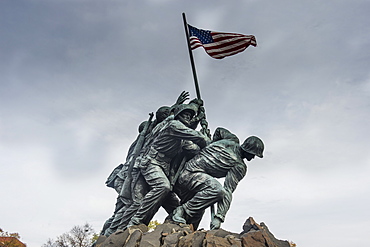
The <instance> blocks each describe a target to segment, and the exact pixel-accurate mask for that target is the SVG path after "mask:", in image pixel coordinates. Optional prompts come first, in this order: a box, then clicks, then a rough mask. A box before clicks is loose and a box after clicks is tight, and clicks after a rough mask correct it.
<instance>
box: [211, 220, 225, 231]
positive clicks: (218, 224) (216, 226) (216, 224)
mask: <svg viewBox="0 0 370 247" xmlns="http://www.w3.org/2000/svg"><path fill="white" fill-rule="evenodd" d="M221 223H222V221H221V219H220V218H218V217H213V219H212V221H211V230H216V229H220V227H221Z"/></svg>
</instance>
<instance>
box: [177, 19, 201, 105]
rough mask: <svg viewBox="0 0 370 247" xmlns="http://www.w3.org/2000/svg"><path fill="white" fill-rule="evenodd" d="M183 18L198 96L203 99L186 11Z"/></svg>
mask: <svg viewBox="0 0 370 247" xmlns="http://www.w3.org/2000/svg"><path fill="white" fill-rule="evenodd" d="M182 19H183V21H184V28H185V34H186V41H187V44H188V50H189V57H190V63H191V69H192V71H193V78H194V84H195V91H196V93H197V98H198V99H202V98H201V97H200V89H199V83H198V78H197V72H196V70H195V63H194V57H193V52H192V50H191V47H190V37H189V30H188V23H187V22H186V17H185V13H182Z"/></svg>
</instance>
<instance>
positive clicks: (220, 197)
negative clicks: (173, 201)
mask: <svg viewBox="0 0 370 247" xmlns="http://www.w3.org/2000/svg"><path fill="white" fill-rule="evenodd" d="M263 150H264V144H263V142H262V141H261V140H260V139H259V138H258V137H255V136H251V137H248V138H247V139H246V140H245V141H244V143H243V144H242V145H241V146H240V145H239V139H238V137H237V136H236V135H234V134H232V133H231V132H230V131H228V130H226V129H224V128H217V129H216V131H215V134H214V137H213V141H212V143H211V144H209V145H208V146H207V147H205V148H204V149H202V150H201V151H200V152H199V153H198V154H197V155H196V156H195V157H194V158H192V159H191V160H189V161H188V162H187V163H186V164H185V168H184V170H183V171H182V172H181V175H180V177H179V179H178V182H177V184H176V186H175V192H176V193H177V194H178V195H179V197H180V199H181V203H182V205H180V206H179V207H177V208H176V210H175V211H174V215H173V217H172V219H173V220H174V221H175V222H178V223H188V224H193V225H194V227H195V228H197V226H198V225H199V222H200V220H201V218H202V216H203V213H204V210H205V209H206V208H207V207H209V206H211V205H213V204H214V203H216V202H217V213H216V214H215V215H214V216H213V217H212V219H211V229H218V228H220V226H221V223H222V222H224V219H225V215H226V213H227V211H228V210H229V208H230V204H231V200H232V193H233V192H234V190H235V189H236V186H237V184H238V182H239V181H240V180H241V179H242V178H243V177H244V176H245V174H246V172H247V166H246V164H245V163H244V161H243V159H244V158H245V159H247V160H248V161H251V160H252V159H253V158H254V157H255V156H258V157H260V158H262V157H263V154H262V153H263ZM222 177H225V181H224V185H223V186H222V185H221V184H220V183H219V182H218V181H217V180H216V179H215V178H222Z"/></svg>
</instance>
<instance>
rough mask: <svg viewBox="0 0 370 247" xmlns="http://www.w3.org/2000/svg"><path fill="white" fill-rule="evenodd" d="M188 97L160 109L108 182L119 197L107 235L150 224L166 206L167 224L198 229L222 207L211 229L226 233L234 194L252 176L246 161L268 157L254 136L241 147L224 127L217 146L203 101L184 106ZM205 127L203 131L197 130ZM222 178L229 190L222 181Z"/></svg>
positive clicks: (218, 132)
mask: <svg viewBox="0 0 370 247" xmlns="http://www.w3.org/2000/svg"><path fill="white" fill-rule="evenodd" d="M188 97H189V93H187V92H182V93H181V94H180V96H179V97H178V99H177V101H176V103H175V104H174V105H173V106H171V107H168V106H164V107H160V108H159V109H158V110H157V112H156V119H155V120H154V121H152V116H151V117H150V118H149V120H148V121H145V122H143V123H142V124H141V125H140V126H139V136H138V137H137V139H136V140H135V141H134V142H133V143H132V145H131V146H130V148H129V151H128V154H127V157H126V162H125V163H124V164H120V165H119V166H118V167H116V168H115V169H114V171H113V172H112V174H111V175H110V176H109V178H108V180H107V182H106V184H107V186H108V187H112V188H114V189H115V190H116V191H117V193H118V197H117V203H116V207H115V210H114V214H113V216H112V217H110V218H109V219H108V220H107V221H106V223H105V224H104V227H103V230H102V234H104V235H106V236H109V235H110V234H112V233H114V232H115V231H116V230H118V229H125V228H127V227H130V226H132V225H139V224H146V225H147V224H149V222H150V220H151V219H152V218H153V216H154V215H155V214H156V212H157V211H158V209H159V208H160V207H161V206H162V207H163V208H164V209H165V210H166V211H167V213H168V215H169V216H168V217H167V219H170V220H172V221H174V222H177V223H187V224H193V226H194V228H195V229H196V228H197V227H198V225H199V223H200V220H201V218H202V216H203V214H204V211H205V209H206V208H207V207H210V206H211V208H213V204H217V212H216V213H215V212H214V210H213V214H212V219H211V229H218V228H220V226H221V223H222V222H223V221H224V219H225V215H226V213H227V211H228V210H229V208H230V204H231V200H232V193H233V192H234V190H235V189H236V186H237V184H238V182H239V181H240V180H241V179H242V178H243V177H244V176H245V174H246V170H247V166H246V164H245V163H244V161H243V159H247V160H248V161H251V160H252V159H253V158H254V157H255V156H258V157H260V158H262V157H263V150H264V144H263V142H262V140H261V139H259V138H258V137H255V136H251V137H248V138H247V139H246V140H245V141H244V143H243V144H242V145H240V144H239V139H238V137H237V136H236V135H234V134H232V133H231V132H230V131H228V130H227V129H224V128H217V129H216V131H215V133H214V135H213V139H212V141H211V139H210V137H211V135H210V132H209V130H208V129H207V128H208V123H207V121H206V118H205V117H206V116H205V110H204V107H203V101H202V100H200V99H194V100H192V101H190V103H189V104H184V102H185V101H186V100H187V99H188ZM152 115H153V114H152ZM199 123H201V126H202V130H201V131H197V130H196V128H197V126H198V124H199ZM222 177H224V178H225V182H224V185H223V186H222V185H221V184H220V183H219V182H218V181H217V180H216V178H222ZM179 199H181V202H180V200H179Z"/></svg>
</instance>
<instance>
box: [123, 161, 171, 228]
mask: <svg viewBox="0 0 370 247" xmlns="http://www.w3.org/2000/svg"><path fill="white" fill-rule="evenodd" d="M141 173H142V175H143V176H144V178H145V181H146V182H147V183H148V185H149V187H150V191H149V192H148V193H147V194H146V195H145V197H144V198H143V200H142V202H141V205H140V208H139V209H138V211H137V212H136V214H135V215H134V216H133V217H132V218H131V220H130V223H129V225H139V224H142V223H144V219H145V222H146V221H148V220H149V221H150V220H151V219H152V218H153V216H154V215H155V214H156V213H157V211H158V209H159V207H160V206H161V205H162V203H163V200H164V199H165V197H166V196H167V194H168V192H170V182H169V180H168V178H167V176H166V174H165V173H164V172H163V170H162V168H161V167H159V166H157V165H152V164H149V165H148V166H147V167H146V168H145V169H142V170H141Z"/></svg>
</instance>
